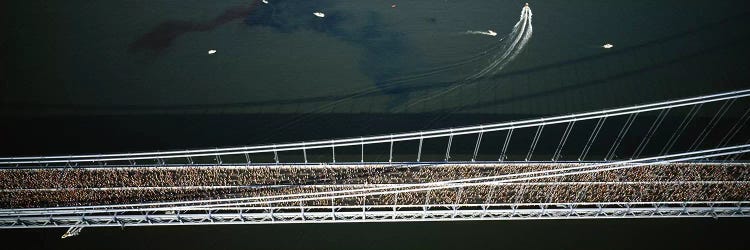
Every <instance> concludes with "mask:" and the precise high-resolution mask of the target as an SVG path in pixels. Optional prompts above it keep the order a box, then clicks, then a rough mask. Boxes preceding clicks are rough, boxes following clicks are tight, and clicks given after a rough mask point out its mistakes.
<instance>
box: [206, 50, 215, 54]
mask: <svg viewBox="0 0 750 250" xmlns="http://www.w3.org/2000/svg"><path fill="white" fill-rule="evenodd" d="M214 53H216V50H215V49H212V50H209V51H208V54H209V55H213V54H214Z"/></svg>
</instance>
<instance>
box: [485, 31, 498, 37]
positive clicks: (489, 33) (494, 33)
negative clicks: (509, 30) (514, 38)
mask: <svg viewBox="0 0 750 250" xmlns="http://www.w3.org/2000/svg"><path fill="white" fill-rule="evenodd" d="M487 35H490V36H497V33H496V32H494V31H492V30H487Z"/></svg>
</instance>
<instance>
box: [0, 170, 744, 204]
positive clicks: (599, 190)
mask: <svg viewBox="0 0 750 250" xmlns="http://www.w3.org/2000/svg"><path fill="white" fill-rule="evenodd" d="M576 166H581V164H573V163H539V164H529V163H502V164H499V163H492V164H488V163H475V164H372V165H266V166H203V167H117V168H73V169H62V168H60V169H2V170H0V207H2V208H24V207H57V206H80V205H105V204H129V203H144V202H145V203H147V202H152V201H160V202H164V201H189V200H203V199H219V198H237V197H268V196H279V195H292V194H309V193H316V192H332V191H341V190H353V189H363V188H381V187H388V188H393V189H396V190H397V189H398V188H399V187H408V186H409V185H411V184H417V183H432V182H440V181H449V180H458V179H467V178H481V177H484V176H502V175H513V174H519V173H528V172H534V171H546V170H554V169H562V168H570V167H576ZM743 200H750V164H744V163H733V164H727V163H670V164H651V165H647V166H639V167H635V168H629V169H619V170H610V171H604V172H594V173H580V174H575V175H568V176H557V177H546V178H539V179H533V180H515V181H508V182H501V183H498V182H496V183H487V182H485V183H479V184H478V185H473V186H467V187H452V188H442V189H432V190H418V191H410V192H398V193H383V194H372V195H362V196H354V197H343V198H335V199H330V198H327V199H309V200H302V201H294V202H292V201H290V202H277V203H275V205H277V206H300V205H304V206H331V205H332V206H345V205H363V204H366V205H389V204H391V205H392V204H401V205H420V204H422V205H423V204H492V203H551V202H552V203H554V202H651V201H662V202H664V201H743ZM250 205H251V206H260V204H250Z"/></svg>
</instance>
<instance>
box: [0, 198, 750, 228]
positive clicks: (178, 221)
mask: <svg viewBox="0 0 750 250" xmlns="http://www.w3.org/2000/svg"><path fill="white" fill-rule="evenodd" d="M746 216H750V201H717V202H710V201H708V202H606V203H520V204H428V205H363V206H298V207H236V208H219V209H195V210H179V211H160V212H128V213H106V212H105V213H94V214H81V215H57V216H20V217H15V218H12V217H3V218H0V228H51V227H58V228H68V227H125V226H157V225H223V224H284V223H354V222H414V221H480V220H524V219H613V218H681V217H713V218H719V217H746Z"/></svg>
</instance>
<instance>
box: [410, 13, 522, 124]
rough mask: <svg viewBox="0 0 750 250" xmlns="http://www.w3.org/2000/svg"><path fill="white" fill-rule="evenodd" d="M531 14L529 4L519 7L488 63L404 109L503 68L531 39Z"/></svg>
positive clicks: (483, 33) (477, 32)
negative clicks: (512, 23) (516, 15)
mask: <svg viewBox="0 0 750 250" xmlns="http://www.w3.org/2000/svg"><path fill="white" fill-rule="evenodd" d="M531 16H532V13H531V8H530V7H529V4H526V5H525V6H524V7H523V8H522V9H521V16H520V17H519V19H518V22H517V23H516V24H515V25H514V26H513V30H512V31H511V32H510V33H509V34H508V35H506V36H504V37H502V38H500V39H499V40H498V41H499V43H500V44H499V46H498V49H497V51H496V52H495V53H494V54H492V55H491V57H490V60H489V63H488V64H487V65H486V66H484V67H483V68H481V69H480V70H479V71H478V72H476V73H474V74H472V75H470V76H468V77H466V78H465V79H463V80H461V81H459V82H457V83H456V84H454V85H453V86H451V87H449V88H448V89H445V90H442V91H440V92H437V93H434V94H431V95H429V96H427V97H424V98H421V99H419V100H416V101H414V102H411V103H409V104H408V105H406V106H405V107H404V109H406V108H409V107H411V106H414V105H416V104H418V103H421V102H424V101H427V100H430V99H433V98H436V97H439V96H442V95H445V94H448V93H450V92H452V91H454V90H456V89H458V88H461V87H463V86H465V85H467V84H470V83H472V82H475V81H474V80H477V79H480V78H485V77H488V76H492V75H494V74H496V73H497V72H499V71H501V70H502V69H503V68H505V66H507V65H508V63H510V62H511V61H513V59H515V58H516V56H518V54H519V53H521V51H523V49H524V47H526V44H527V43H528V42H529V40H530V39H531V35H532V34H533V31H534V30H533V27H532V25H531ZM490 32H491V31H490ZM490 32H486V33H487V34H485V32H483V31H467V33H468V34H482V35H490V34H489V33H490ZM492 33H494V32H492Z"/></svg>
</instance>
